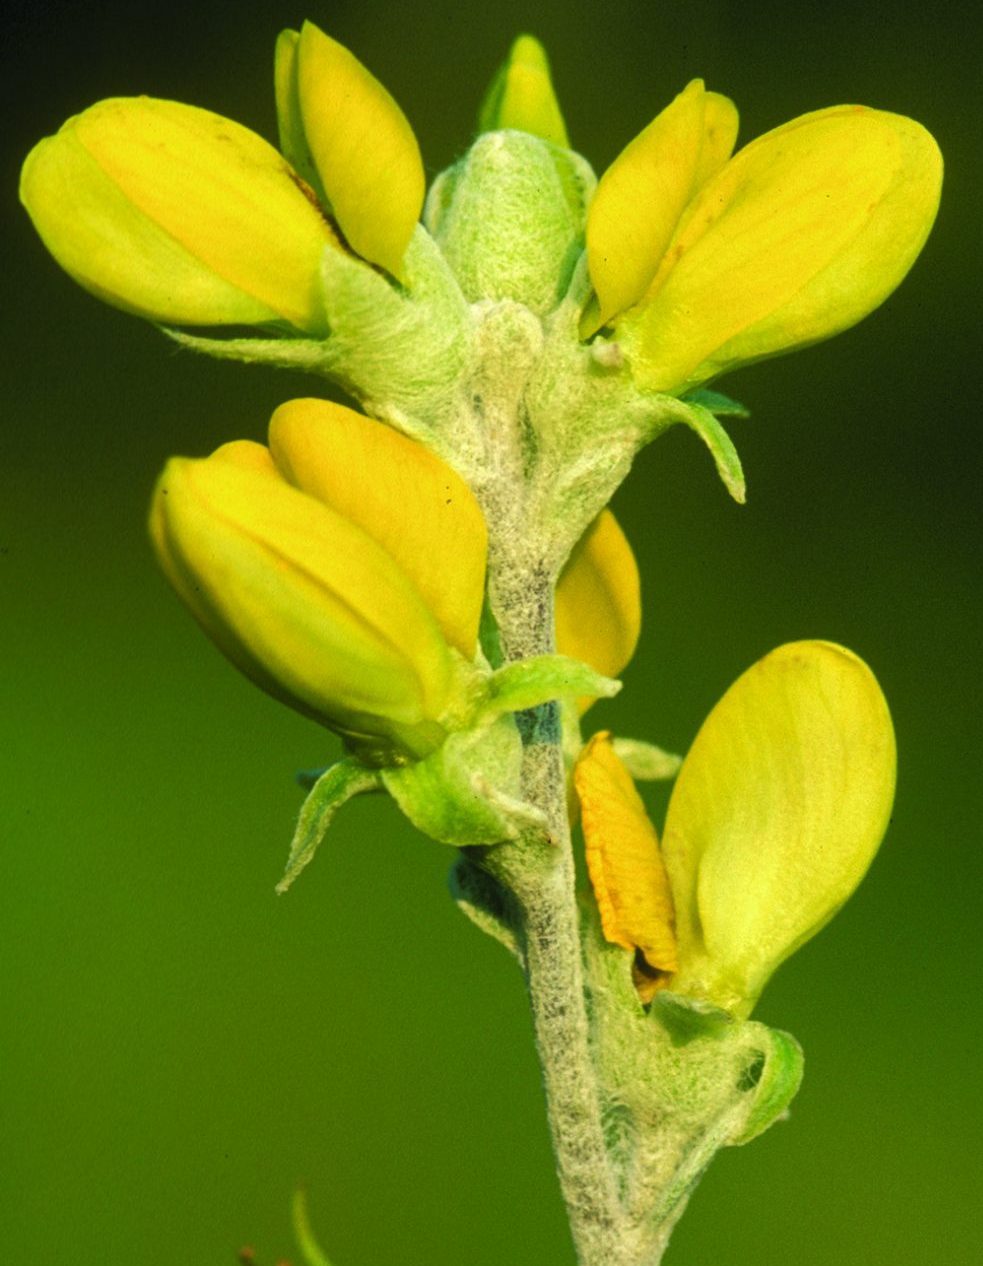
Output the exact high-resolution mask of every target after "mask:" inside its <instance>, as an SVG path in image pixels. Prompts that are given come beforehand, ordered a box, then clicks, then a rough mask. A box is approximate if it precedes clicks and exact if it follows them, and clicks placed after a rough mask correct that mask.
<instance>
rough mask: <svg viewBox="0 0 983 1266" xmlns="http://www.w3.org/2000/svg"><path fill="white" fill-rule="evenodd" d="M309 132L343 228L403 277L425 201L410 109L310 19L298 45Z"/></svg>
mask: <svg viewBox="0 0 983 1266" xmlns="http://www.w3.org/2000/svg"><path fill="white" fill-rule="evenodd" d="M297 91H298V100H299V103H300V113H301V117H302V120H303V127H304V136H305V138H306V140H307V146H308V149H309V150H310V153H311V155H312V157H313V160H314V164H315V166H316V167H317V171H318V175H319V176H320V179H321V184H322V186H323V188H324V191H325V193H326V194H327V197H328V199H329V201H330V203H331V209H332V211H333V213H334V216H335V219H336V220H337V222H338V225H339V227H340V228H341V231H342V233H343V234H344V236H345V238H346V239H347V241H348V243H349V244H350V245H351V247H352V249H353V250H354V251H356V252H357V253H358V254H359V255H361V256H362V257H363V259H367V260H369V261H370V262H371V263H373V264H380V265H381V266H382V267H383V268H385V269H386V270H387V271H388V272H390V273H392V274H393V276H395V277H399V278H402V274H403V256H404V255H405V254H406V247H407V245H408V244H409V240H410V237H411V236H412V234H413V229H414V227H415V225H416V222H417V220H419V218H420V210H421V208H422V206H423V193H424V183H425V182H424V174H423V160H422V159H421V157H420V149H419V146H418V145H417V143H416V137H415V136H414V135H413V130H412V128H411V127H410V125H409V123H408V122H407V121H406V116H405V115H404V114H403V112H402V110H400V108H399V106H398V105H397V104H396V102H395V101H394V100H393V99H392V97H391V96H390V95H389V93H388V92H387V91H386V89H385V88H383V86H382V84H380V83H379V81H378V80H377V79H376V78H375V77H374V76H373V75H370V74H369V72H368V71H367V70H366V69H365V67H364V66H363V65H362V64H361V62H359V61H358V60H357V59H356V58H355V57H354V56H353V55H352V54H351V53H350V52H349V51H348V49H347V48H344V47H343V46H342V45H341V44H339V43H337V41H336V40H333V39H331V38H330V37H329V36H327V35H325V34H324V32H323V31H321V30H319V29H318V27H316V26H315V25H314V24H313V23H312V22H305V23H304V25H303V28H302V29H301V33H300V42H299V45H298V50H297Z"/></svg>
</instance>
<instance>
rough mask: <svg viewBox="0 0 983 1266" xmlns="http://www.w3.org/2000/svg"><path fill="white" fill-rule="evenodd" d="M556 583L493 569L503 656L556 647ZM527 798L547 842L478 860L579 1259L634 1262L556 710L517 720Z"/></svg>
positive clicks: (505, 848) (543, 574) (596, 1265)
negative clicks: (523, 987) (513, 963)
mask: <svg viewBox="0 0 983 1266" xmlns="http://www.w3.org/2000/svg"><path fill="white" fill-rule="evenodd" d="M553 583H554V582H553V578H552V576H550V575H549V573H548V571H547V570H546V569H545V568H542V567H535V566H534V567H523V568H520V569H515V570H511V571H510V572H509V571H506V570H505V569H495V574H494V582H493V586H492V590H493V595H494V596H493V601H494V609H495V614H496V618H497V619H498V623H499V629H500V633H501V638H502V646H503V650H504V652H505V657H506V660H509V661H511V660H516V659H521V658H524V657H526V656H529V655H536V654H545V653H548V652H550V651H551V650H552V649H553V641H554V638H553ZM519 720H520V723H521V724H522V726H523V731H524V733H523V737H524V742H525V757H524V766H523V784H524V785H523V794H524V797H525V798H526V799H527V800H528V801H529V802H530V803H532V804H533V805H535V806H536V807H537V808H539V809H541V810H542V812H543V813H544V814H545V815H546V818H547V822H548V824H549V840H548V842H545V843H544V841H543V839H542V836H541V835H540V834H531V835H530V836H528V837H525V838H522V839H520V840H518V841H516V842H515V843H514V844H510V845H502V846H499V847H497V848H495V849H492V850H490V851H489V854H488V856H487V859H486V866H487V868H488V869H490V870H491V871H492V872H493V873H494V874H495V876H496V877H497V878H498V879H499V880H500V881H501V882H502V883H503V884H505V885H506V886H507V887H508V889H509V890H510V891H511V892H512V893H513V894H514V896H515V899H516V901H517V903H518V906H519V909H520V911H521V915H522V936H523V949H524V954H525V970H526V984H527V988H528V991H529V999H530V1003H531V1007H532V1018H533V1028H534V1032H535V1039H536V1047H537V1051H538V1054H539V1060H540V1066H541V1068H542V1075H543V1085H544V1090H545V1093H546V1105H547V1113H548V1116H549V1123H550V1132H551V1134H552V1139H553V1148H554V1152H555V1155H556V1162H557V1171H558V1174H559V1179H560V1186H561V1190H562V1192H563V1196H564V1200H565V1201H566V1205H567V1210H568V1214H569V1218H570V1227H571V1232H572V1234H573V1239H574V1243H575V1245H576V1249H577V1255H578V1260H579V1262H580V1263H581V1266H634V1264H633V1262H632V1258H631V1257H629V1256H627V1255H626V1252H625V1249H626V1245H625V1244H624V1236H623V1230H624V1219H623V1215H622V1212H621V1209H620V1204H619V1199H618V1193H617V1189H616V1186H615V1180H614V1174H613V1172H612V1168H611V1164H610V1162H609V1158H608V1154H607V1149H606V1147H605V1142H604V1130H603V1122H602V1113H601V1094H600V1087H599V1085H598V1080H597V1070H596V1067H595V1064H594V1061H593V1059H592V1056H591V1049H590V1037H589V1025H588V1016H587V1008H586V1001H585V993H584V978H583V962H582V956H581V947H580V920H579V917H578V910H577V903H576V893H575V873H574V864H573V850H572V846H571V840H570V827H569V822H568V819H567V807H566V785H565V774H564V767H563V754H562V747H561V735H560V717H559V709H558V706H557V705H556V704H555V703H551V704H545V705H543V706H542V707H540V708H537V709H534V710H533V711H532V712H530V713H526V714H522V715H521V716H520V718H519Z"/></svg>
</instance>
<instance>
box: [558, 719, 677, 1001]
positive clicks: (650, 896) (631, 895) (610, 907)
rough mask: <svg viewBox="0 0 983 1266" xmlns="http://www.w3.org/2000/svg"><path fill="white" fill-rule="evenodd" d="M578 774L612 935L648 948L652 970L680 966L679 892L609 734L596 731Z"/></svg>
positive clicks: (593, 874)
mask: <svg viewBox="0 0 983 1266" xmlns="http://www.w3.org/2000/svg"><path fill="white" fill-rule="evenodd" d="M573 776H574V785H575V786H576V789H577V795H578V797H579V798H580V811H581V822H582V825H583V831H584V844H585V850H586V856H587V869H588V872H589V874H590V881H591V886H592V887H593V889H594V896H595V897H596V899H597V907H598V911H599V913H600V916H601V927H602V929H603V931H604V936H605V938H606V939H607V940H608V941H610V942H611V943H612V944H614V945H620V946H622V947H623V948H624V949H632V950H633V949H639V950H641V952H642V954H643V955H644V958H645V961H646V963H647V964H648V966H649V967H650V968H651V969H652V971H653V972H657V973H666V972H673V971H675V970H676V968H677V966H678V963H677V959H676V938H675V936H674V934H673V910H672V897H671V895H670V891H669V880H668V877H667V875H666V869H665V866H664V864H663V861H662V856H661V854H660V852H659V841H658V837H657V836H656V833H655V827H654V826H653V825H652V823H651V822H650V821H649V819H648V815H647V814H646V812H645V806H644V805H643V804H642V801H641V798H640V797H639V795H638V792H637V791H636V790H635V784H634V783H633V782H632V779H631V775H630V774H629V773H628V771H627V770H626V769H625V767H624V765H623V764H622V763H621V761H620V760H619V759H618V757H617V756H616V755H615V751H614V748H613V747H612V745H611V736H610V734H607V733H604V732H602V733H600V734H595V735H594V737H593V738H592V739H591V740H590V742H589V743H588V744H587V745H586V746H585V748H584V750H583V752H582V753H581V755H580V758H579V760H578V761H577V764H576V766H575V768H574V775H573ZM648 996H649V997H651V992H649V994H648Z"/></svg>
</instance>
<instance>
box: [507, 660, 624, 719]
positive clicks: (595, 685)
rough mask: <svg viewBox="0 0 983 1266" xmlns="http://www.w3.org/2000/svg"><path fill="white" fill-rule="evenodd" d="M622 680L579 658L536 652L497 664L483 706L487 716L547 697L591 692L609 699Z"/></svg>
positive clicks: (531, 705) (519, 709)
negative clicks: (498, 666)
mask: <svg viewBox="0 0 983 1266" xmlns="http://www.w3.org/2000/svg"><path fill="white" fill-rule="evenodd" d="M620 689H621V682H620V681H614V680H613V679H612V678H611V677H602V676H601V674H600V673H597V672H595V671H594V669H593V668H590V667H589V666H588V665H587V664H584V663H582V662H581V661H580V660H579V659H571V658H570V657H569V656H567V655H536V656H534V657H533V658H532V659H523V660H520V661H518V662H517V663H515V664H509V665H507V666H506V667H505V668H500V669H499V670H498V671H497V672H496V673H494V674H493V675H492V678H491V681H490V683H489V694H488V700H487V702H486V703H485V704H484V706H483V708H482V712H483V713H484V714H485V715H486V716H500V715H501V714H502V713H503V712H522V711H524V710H525V709H526V708H535V707H538V706H539V704H541V703H546V702H548V701H549V700H550V699H576V698H579V697H580V696H582V695H590V696H592V697H593V698H596V699H610V698H611V696H612V695H616V694H617V693H618V691H619V690H620Z"/></svg>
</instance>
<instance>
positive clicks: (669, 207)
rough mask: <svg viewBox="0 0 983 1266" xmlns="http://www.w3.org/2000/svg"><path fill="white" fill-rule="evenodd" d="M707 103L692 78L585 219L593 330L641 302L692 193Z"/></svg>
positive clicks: (602, 184)
mask: <svg viewBox="0 0 983 1266" xmlns="http://www.w3.org/2000/svg"><path fill="white" fill-rule="evenodd" d="M705 101H706V92H705V91H704V88H703V80H702V79H694V80H693V81H692V82H691V83H690V84H688V85H687V87H686V88H685V89H684V90H683V91H682V92H681V93H680V94H679V96H678V97H676V99H675V100H674V101H672V102H671V103H670V104H669V105H668V106H666V108H665V109H664V110H663V111H662V113H661V114H659V115H657V116H656V117H655V119H653V121H652V122H651V123H650V124H649V125H648V127H647V128H645V129H644V131H642V132H640V133H639V135H638V136H636V137H635V139H634V140H633V141H632V142H631V143H630V144H629V145H627V146H626V147H625V149H623V150H622V151H621V153H620V154H619V155H618V157H617V158H616V159H615V160H614V162H613V163H612V164H611V166H610V167H609V168H608V169H607V171H606V172H605V173H604V175H603V176H602V177H601V179H600V181H599V182H598V186H597V191H596V192H595V194H594V200H593V202H592V203H591V205H590V210H589V212H588V215H587V262H588V267H589V269H590V278H591V284H592V285H593V287H594V290H595V291H596V292H597V298H598V303H599V310H598V312H597V315H596V318H595V319H594V321H593V322H592V324H593V326H594V328H598V327H600V326H601V325H604V324H605V323H606V322H607V321H608V320H609V319H610V318H611V317H612V316H614V315H616V314H617V313H619V312H622V311H623V310H624V309H625V308H629V307H631V306H632V304H634V303H637V302H638V300H639V299H641V297H642V295H643V294H644V293H645V290H646V288H647V287H648V285H649V283H650V282H651V280H652V278H653V276H654V275H655V272H656V269H657V268H658V266H659V261H660V260H661V259H662V256H663V255H664V254H665V251H666V248H667V247H668V245H669V243H670V241H671V240H672V235H673V232H674V230H675V228H676V224H677V222H678V220H679V217H680V215H681V214H682V211H683V208H684V207H685V206H686V204H687V202H688V201H689V199H690V197H691V196H692V193H693V182H694V179H695V177H696V173H697V170H698V165H699V162H700V153H701V149H702V147H703V135H704V110H705ZM590 332H591V331H590V330H582V331H581V333H582V334H584V335H586V334H588V333H590Z"/></svg>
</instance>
